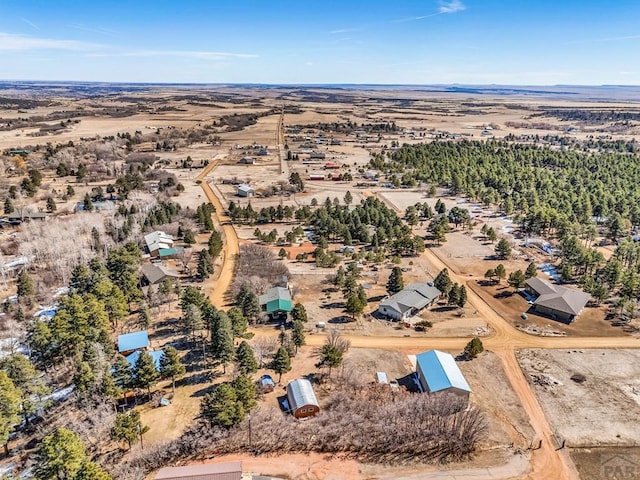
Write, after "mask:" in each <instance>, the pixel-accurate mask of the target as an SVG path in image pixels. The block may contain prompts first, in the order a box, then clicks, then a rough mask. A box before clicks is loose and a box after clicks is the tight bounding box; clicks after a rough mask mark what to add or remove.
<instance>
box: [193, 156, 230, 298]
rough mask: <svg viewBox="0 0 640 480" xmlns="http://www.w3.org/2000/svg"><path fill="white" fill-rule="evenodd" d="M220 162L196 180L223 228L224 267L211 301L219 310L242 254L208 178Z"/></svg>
mask: <svg viewBox="0 0 640 480" xmlns="http://www.w3.org/2000/svg"><path fill="white" fill-rule="evenodd" d="M218 163H219V162H218V161H217V160H215V161H213V162H211V163H209V165H207V166H206V167H205V168H204V169H202V171H201V172H200V173H199V174H198V176H197V177H196V180H200V181H201V182H202V183H200V186H201V187H202V190H203V191H204V194H205V195H206V196H207V199H208V200H209V201H210V202H211V203H212V204H213V206H214V207H215V209H216V211H215V216H216V219H217V221H218V223H219V224H220V226H221V228H222V236H223V240H224V248H223V249H222V267H221V269H220V274H219V276H218V280H217V282H216V286H215V288H214V289H213V291H212V292H211V295H210V297H209V298H210V299H211V303H213V304H214V305H215V306H216V307H218V308H224V307H225V306H226V303H227V302H226V299H225V294H226V292H227V291H228V290H229V287H230V286H231V282H232V281H233V272H234V271H235V264H236V256H237V255H238V253H240V242H239V241H238V235H237V233H236V230H235V228H234V227H233V224H232V223H231V219H230V218H229V217H228V216H227V215H225V214H224V212H225V210H226V208H225V207H224V206H223V205H222V202H221V201H220V199H219V198H218V196H216V194H215V193H214V192H213V189H212V188H211V185H209V182H207V180H206V177H207V176H208V175H209V174H210V173H211V172H212V171H213V170H214V169H215V168H216V167H217V166H218Z"/></svg>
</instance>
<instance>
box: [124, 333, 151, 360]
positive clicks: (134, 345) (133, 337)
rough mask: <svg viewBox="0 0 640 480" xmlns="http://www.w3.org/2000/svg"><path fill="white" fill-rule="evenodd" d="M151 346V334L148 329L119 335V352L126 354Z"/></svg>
mask: <svg viewBox="0 0 640 480" xmlns="http://www.w3.org/2000/svg"><path fill="white" fill-rule="evenodd" d="M147 348H149V334H148V333H147V331H146V330H141V331H139V332H132V333H124V334H122V335H118V352H119V353H121V354H122V355H124V356H127V355H128V354H130V353H132V352H134V351H136V350H146V349H147Z"/></svg>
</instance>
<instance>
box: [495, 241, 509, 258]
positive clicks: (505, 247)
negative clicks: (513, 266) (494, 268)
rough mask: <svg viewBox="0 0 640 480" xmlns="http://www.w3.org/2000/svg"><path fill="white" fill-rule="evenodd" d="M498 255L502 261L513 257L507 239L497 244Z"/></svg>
mask: <svg viewBox="0 0 640 480" xmlns="http://www.w3.org/2000/svg"><path fill="white" fill-rule="evenodd" d="M495 252H496V255H497V256H498V258H500V259H505V258H509V257H510V256H511V245H509V242H508V241H507V239H506V238H501V239H500V240H499V241H498V243H497V244H496V248H495Z"/></svg>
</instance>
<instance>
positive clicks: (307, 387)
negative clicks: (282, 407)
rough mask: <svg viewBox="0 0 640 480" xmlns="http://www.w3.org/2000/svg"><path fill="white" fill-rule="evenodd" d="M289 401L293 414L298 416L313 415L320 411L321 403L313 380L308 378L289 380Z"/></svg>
mask: <svg viewBox="0 0 640 480" xmlns="http://www.w3.org/2000/svg"><path fill="white" fill-rule="evenodd" d="M287 401H288V402H289V410H291V414H292V415H293V416H294V417H296V418H305V417H313V416H314V415H315V414H317V413H318V412H319V411H320V405H319V404H318V399H317V398H316V394H315V392H314V391H313V387H312V386H311V382H310V381H309V380H307V379H306V378H298V379H296V380H292V381H290V382H289V384H288V385H287Z"/></svg>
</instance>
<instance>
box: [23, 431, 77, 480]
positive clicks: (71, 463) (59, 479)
mask: <svg viewBox="0 0 640 480" xmlns="http://www.w3.org/2000/svg"><path fill="white" fill-rule="evenodd" d="M86 459H87V456H86V450H85V446H84V444H83V443H82V440H80V437H79V436H78V434H76V433H74V432H72V431H71V430H68V429H66V428H58V429H57V430H56V431H55V432H53V433H52V434H51V435H48V436H47V437H45V438H44V440H42V443H41V444H40V448H39V449H38V456H37V461H36V468H35V477H36V478H37V479H38V480H72V479H74V478H75V476H76V474H77V473H78V471H79V470H80V468H81V467H82V465H83V463H84V462H85V461H86Z"/></svg>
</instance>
